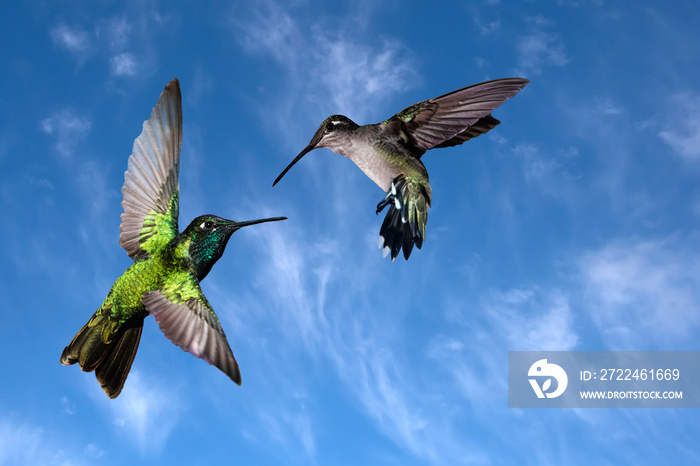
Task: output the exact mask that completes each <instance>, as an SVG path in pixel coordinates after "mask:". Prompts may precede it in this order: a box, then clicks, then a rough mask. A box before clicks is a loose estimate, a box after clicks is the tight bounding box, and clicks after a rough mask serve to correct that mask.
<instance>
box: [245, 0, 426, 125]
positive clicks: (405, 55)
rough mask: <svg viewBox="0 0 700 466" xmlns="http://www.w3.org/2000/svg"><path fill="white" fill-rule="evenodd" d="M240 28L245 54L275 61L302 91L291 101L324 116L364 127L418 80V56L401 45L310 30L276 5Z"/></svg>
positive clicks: (264, 8) (345, 33) (343, 32)
mask: <svg viewBox="0 0 700 466" xmlns="http://www.w3.org/2000/svg"><path fill="white" fill-rule="evenodd" d="M234 25H235V28H236V30H237V31H238V32H239V40H240V42H241V44H242V45H243V46H244V48H246V49H247V50H249V52H251V53H257V54H263V55H268V56H270V57H272V58H273V59H274V60H275V61H276V62H277V63H278V64H279V65H281V66H282V67H283V68H284V69H285V71H286V72H288V73H289V75H290V77H291V78H292V81H293V82H295V83H296V86H297V88H296V89H295V92H293V93H291V95H289V96H288V97H287V98H289V99H290V100H291V101H295V100H296V99H297V98H298V97H297V93H301V94H302V96H303V98H304V99H306V100H307V101H308V102H318V103H319V107H322V108H323V111H331V112H338V113H340V112H344V113H346V114H348V115H350V116H351V118H354V119H357V120H358V121H362V120H363V119H364V118H367V117H368V116H369V115H368V114H369V113H370V110H371V109H373V108H376V107H377V103H378V100H384V99H388V98H390V97H391V95H392V94H394V93H395V92H397V91H401V90H405V89H406V88H408V86H409V85H410V83H412V82H413V81H414V80H415V78H416V74H415V71H414V67H413V59H412V56H411V54H410V53H409V51H408V50H407V49H406V48H405V47H404V46H403V45H402V44H401V43H400V42H399V41H396V40H392V39H389V38H383V39H381V40H380V41H379V42H378V43H376V42H375V43H371V44H370V43H367V42H366V41H365V40H363V39H362V36H361V35H360V34H357V31H354V32H353V30H352V29H348V30H343V29H335V30H330V29H328V28H323V27H322V26H320V25H316V24H314V25H313V26H312V27H311V28H308V26H302V24H301V23H300V22H299V21H298V20H297V19H294V18H292V17H291V15H290V14H288V13H287V12H286V11H285V9H284V8H283V7H282V6H281V5H276V4H273V3H271V2H268V3H265V4H263V5H262V6H261V7H260V8H259V9H258V10H256V11H255V12H254V13H253V14H252V18H243V19H239V20H236V21H234ZM328 102H331V103H332V105H329V104H328ZM279 104H280V103H279V102H278V105H279ZM282 105H284V104H282ZM266 116H268V115H267V114H266Z"/></svg>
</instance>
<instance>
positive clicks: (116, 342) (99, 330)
mask: <svg viewBox="0 0 700 466" xmlns="http://www.w3.org/2000/svg"><path fill="white" fill-rule="evenodd" d="M114 324H115V323H112V322H111V321H110V320H109V318H108V316H107V313H104V314H98V313H95V315H93V317H92V318H91V319H90V321H89V322H88V323H87V324H85V325H84V326H83V328H82V329H80V331H79V332H78V334H77V335H76V336H75V338H73V341H71V342H70V344H69V345H68V346H66V347H65V348H64V350H63V353H62V354H61V364H63V365H64V366H68V365H71V364H75V363H78V364H79V365H80V369H82V370H83V371H85V372H92V371H95V376H96V377H97V381H98V382H99V383H100V385H101V386H102V390H104V392H105V393H106V394H107V396H109V397H110V398H116V397H117V396H118V395H119V393H120V392H121V390H122V388H123V387H124V382H125V381H126V377H127V375H129V371H130V370H131V364H132V363H133V362H134V357H135V356H136V351H137V350H138V347H139V342H140V341H141V331H142V329H143V318H141V319H134V320H133V321H132V322H127V323H125V324H122V328H121V329H119V330H117V331H116V333H115V334H111V333H110V330H112V329H113V328H114V326H115V325H114ZM110 336H111V337H110Z"/></svg>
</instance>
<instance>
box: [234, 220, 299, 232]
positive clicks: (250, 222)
mask: <svg viewBox="0 0 700 466" xmlns="http://www.w3.org/2000/svg"><path fill="white" fill-rule="evenodd" d="M280 220H287V217H270V218H261V219H258V220H246V221H244V222H232V223H231V226H232V227H234V228H235V230H234V231H236V230H238V229H239V228H243V227H247V226H250V225H257V224H258V223H265V222H279V221H280Z"/></svg>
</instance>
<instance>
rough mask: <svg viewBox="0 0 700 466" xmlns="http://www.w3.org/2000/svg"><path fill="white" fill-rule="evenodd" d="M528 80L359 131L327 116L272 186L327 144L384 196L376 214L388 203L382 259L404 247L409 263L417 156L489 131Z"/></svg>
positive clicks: (424, 187)
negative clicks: (501, 108) (505, 104)
mask: <svg viewBox="0 0 700 466" xmlns="http://www.w3.org/2000/svg"><path fill="white" fill-rule="evenodd" d="M529 82H530V81H528V80H527V79H522V78H506V79H497V80H494V81H487V82H483V83H480V84H474V85H471V86H467V87H464V88H462V89H458V90H456V91H453V92H450V93H448V94H444V95H441V96H439V97H435V98H432V99H428V100H424V101H422V102H418V103H417V104H413V105H411V106H410V107H408V108H406V109H404V110H402V111H400V112H399V113H397V114H396V115H394V116H393V117H391V118H389V119H388V120H386V121H383V122H381V123H377V124H370V125H364V126H360V125H358V124H356V123H355V122H353V121H352V120H350V119H349V118H348V117H346V116H343V115H331V116H329V117H328V118H326V119H325V120H323V123H321V126H319V128H318V130H316V134H314V136H313V137H312V138H311V142H309V144H308V145H307V146H306V147H305V148H304V149H303V150H302V151H301V152H300V153H299V155H297V156H296V158H295V159H294V160H292V163H290V164H289V165H288V166H287V168H285V169H284V170H283V171H282V173H281V174H280V175H279V176H278V177H277V179H276V180H275V182H274V183H272V186H274V185H276V184H277V182H278V181H279V180H281V179H282V177H283V176H284V175H285V174H286V173H287V171H289V169H290V168H292V166H294V164H295V163H297V162H298V161H299V160H300V159H301V158H302V157H303V156H304V155H306V154H307V153H309V152H310V151H312V150H313V149H317V148H319V147H325V148H328V149H331V150H332V151H333V152H335V153H336V154H340V155H343V156H345V157H347V158H349V159H350V160H352V161H353V162H354V163H355V165H357V166H358V167H359V168H360V170H362V171H363V172H364V173H365V175H367V176H368V177H369V178H370V179H371V180H372V181H374V182H375V183H376V184H377V186H379V187H380V188H381V189H382V190H383V191H384V192H385V193H386V196H385V197H384V199H383V200H382V201H381V202H380V203H379V204H378V205H377V214H379V212H381V211H382V210H383V209H384V208H385V207H387V206H389V211H388V213H387V215H386V217H385V219H384V222H383V223H382V227H381V229H380V231H379V248H383V257H386V256H387V254H388V253H389V252H391V260H392V262H393V261H394V259H396V257H397V256H398V255H399V252H400V251H401V249H402V248H403V255H404V257H405V258H406V259H407V260H408V258H409V256H410V255H411V250H412V249H413V245H414V244H415V246H416V247H417V248H418V249H420V248H421V246H422V245H423V241H424V240H425V226H426V223H427V221H428V208H429V207H430V202H431V188H430V184H428V172H427V170H426V169H425V166H424V165H423V162H422V161H421V157H422V156H423V154H424V153H425V152H426V151H427V150H428V149H433V148H441V147H450V146H456V145H459V144H462V143H463V142H465V141H468V140H469V139H471V138H474V137H477V136H479V135H481V134H484V133H486V132H488V131H490V130H491V129H493V128H494V127H495V126H497V125H498V124H500V121H498V120H497V119H495V118H494V117H493V116H491V112H492V111H493V110H494V109H496V108H498V107H499V106H500V105H501V104H502V103H503V102H505V101H506V100H507V99H509V98H511V97H513V96H514V95H515V94H517V93H518V92H519V91H520V90H521V89H522V88H524V87H525V85H527V83H529Z"/></svg>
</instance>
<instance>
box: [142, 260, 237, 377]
mask: <svg viewBox="0 0 700 466" xmlns="http://www.w3.org/2000/svg"><path fill="white" fill-rule="evenodd" d="M171 283H173V285H172V286H171V285H169V284H166V285H165V286H164V287H163V288H161V289H160V290H156V291H149V292H148V293H145V294H144V295H143V298H142V299H141V301H142V302H143V305H144V306H146V310H147V311H148V312H149V314H151V315H153V316H154V317H155V318H156V322H158V325H160V329H161V330H162V331H163V333H164V334H165V336H166V337H167V338H168V339H169V340H171V341H172V342H173V343H175V344H176V345H177V346H179V347H180V348H182V349H183V350H185V351H187V352H189V353H192V354H193V355H195V356H197V357H198V358H200V359H204V360H205V361H206V362H208V363H209V364H211V365H212V366H216V367H217V368H219V369H220V370H221V371H222V372H223V373H224V374H226V375H228V376H229V378H230V379H231V380H233V381H234V382H236V383H237V384H238V385H240V384H241V373H240V370H239V369H238V363H237V362H236V358H234V357H233V352H232V351H231V347H230V346H229V344H228V339H227V338H226V334H225V333H224V330H223V329H222V328H221V323H220V322H219V318H218V317H217V316H216V314H215V313H214V309H212V307H211V305H210V304H209V302H208V301H207V298H206V297H205V296H204V293H202V289H201V288H200V287H199V283H198V282H197V279H196V278H194V276H193V275H192V274H191V273H187V272H182V276H181V277H179V279H176V280H173V281H172V282H171Z"/></svg>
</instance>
